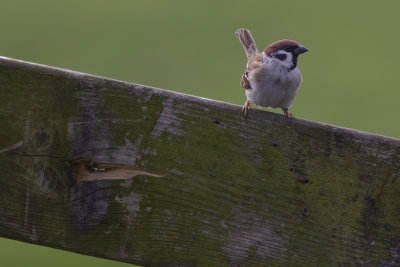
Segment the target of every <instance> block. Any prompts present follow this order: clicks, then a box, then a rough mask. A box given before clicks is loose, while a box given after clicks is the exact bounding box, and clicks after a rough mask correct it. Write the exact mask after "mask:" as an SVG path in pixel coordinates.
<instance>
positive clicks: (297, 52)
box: [294, 46, 308, 55]
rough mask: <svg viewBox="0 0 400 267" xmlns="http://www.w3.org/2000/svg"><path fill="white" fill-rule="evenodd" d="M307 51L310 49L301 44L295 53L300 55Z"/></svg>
mask: <svg viewBox="0 0 400 267" xmlns="http://www.w3.org/2000/svg"><path fill="white" fill-rule="evenodd" d="M307 51H308V49H307V48H305V47H304V46H299V47H297V48H296V49H295V50H294V53H295V54H296V55H299V54H302V53H305V52H307Z"/></svg>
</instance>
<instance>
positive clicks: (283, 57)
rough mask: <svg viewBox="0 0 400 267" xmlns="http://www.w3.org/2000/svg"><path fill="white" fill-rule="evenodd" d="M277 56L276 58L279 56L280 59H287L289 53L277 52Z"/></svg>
mask: <svg viewBox="0 0 400 267" xmlns="http://www.w3.org/2000/svg"><path fill="white" fill-rule="evenodd" d="M275 57H276V58H279V59H280V60H282V61H283V60H285V59H286V57H287V55H286V54H275Z"/></svg>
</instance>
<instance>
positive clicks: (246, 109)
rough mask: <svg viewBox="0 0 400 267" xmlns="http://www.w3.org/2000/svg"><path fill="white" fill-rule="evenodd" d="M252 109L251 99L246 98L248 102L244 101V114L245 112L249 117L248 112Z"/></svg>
mask: <svg viewBox="0 0 400 267" xmlns="http://www.w3.org/2000/svg"><path fill="white" fill-rule="evenodd" d="M250 111H251V108H250V101H249V100H246V102H245V103H244V106H243V108H242V114H244V116H245V117H246V118H247V114H248V113H249V112H250Z"/></svg>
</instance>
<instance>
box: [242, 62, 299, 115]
mask: <svg viewBox="0 0 400 267" xmlns="http://www.w3.org/2000/svg"><path fill="white" fill-rule="evenodd" d="M249 81H250V84H251V88H252V89H250V90H246V95H247V98H248V99H249V100H250V102H252V103H254V104H256V105H258V106H262V107H271V108H289V107H290V106H291V105H292V104H293V102H294V98H295V96H296V92H297V89H298V88H299V87H300V84H301V73H300V71H299V69H298V68H296V69H294V70H291V71H287V70H286V69H279V68H268V67H264V68H260V69H258V70H253V71H252V72H250V73H249Z"/></svg>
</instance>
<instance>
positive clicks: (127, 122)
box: [0, 58, 400, 266]
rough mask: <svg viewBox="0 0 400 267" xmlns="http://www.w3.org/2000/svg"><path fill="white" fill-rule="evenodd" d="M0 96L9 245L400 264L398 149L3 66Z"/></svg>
mask: <svg viewBox="0 0 400 267" xmlns="http://www.w3.org/2000/svg"><path fill="white" fill-rule="evenodd" d="M0 97H1V106H0V111H1V112H0V122H1V126H2V127H1V130H0V196H1V197H0V236H2V237H7V238H12V239H17V240H21V241H25V242H31V243H35V244H41V245H44V246H49V247H55V248H60V249H64V250H69V251H74V252H78V253H82V254H87V255H93V256H97V257H104V258H109V259H114V260H118V261H124V262H130V263H136V264H142V265H146V266H230V265H231V266H239V265H241V266H275V265H285V266H290V265H292V266H309V265H315V266H323V265H343V266H348V265H379V264H381V265H390V264H400V250H399V241H400V212H399V211H400V186H399V183H400V181H399V175H400V141H399V140H396V139H392V138H387V137H383V136H378V135H373V134H368V133H363V132H358V131H354V130H350V129H344V128H339V127H335V126H330V125H326V124H321V123H316V122H310V121H307V120H302V119H296V118H294V119H292V120H291V121H290V122H289V121H288V120H287V119H286V118H285V117H284V116H282V115H278V114H274V113H270V112H265V111H260V110H254V111H253V112H252V113H251V114H250V117H249V118H248V119H247V121H246V120H245V119H244V118H243V117H242V116H241V114H240V107H238V106H236V105H231V104H227V103H222V102H217V101H213V100H208V99H203V98H198V97H193V96H187V95H183V94H177V93H173V92H168V91H164V90H161V89H156V88H150V87H145V86H141V85H136V84H131V83H126V82H120V81H115V80H111V79H105V78H101V77H96V76H92V75H87V74H82V73H76V72H72V71H66V70H61V69H55V68H51V67H46V66H41V65H37V64H32V63H27V62H22V61H16V60H12V59H7V58H0ZM83 158H86V159H89V162H91V161H92V162H94V163H95V164H96V165H93V163H90V164H86V163H85V164H86V165H80V163H79V162H81V161H82V160H80V159H83ZM77 160H78V161H77ZM79 160H80V161H79ZM76 162H78V163H79V164H75V165H74V163H76ZM77 166H80V167H79V168H80V169H79V168H78V167H77ZM111 169H112V171H110V170H111ZM132 170H135V172H134V173H131V172H132ZM136 170H139V173H138V172H136ZM77 171H78V173H80V174H79V175H78V174H76V173H77ZM107 171H109V172H108V173H107ZM140 171H144V172H145V173H140ZM74 174H75V175H74ZM98 174H99V175H100V176H96V175H98ZM131 174H132V177H133V174H134V175H136V174H138V175H136V176H134V177H133V178H130V177H127V176H130V175H131ZM151 174H153V175H151ZM107 175H110V177H111V178H109V177H106V176H107ZM118 175H120V178H121V179H118V177H116V176H118ZM76 176H79V177H81V178H82V177H86V178H84V179H80V180H79V177H76ZM88 177H89V178H88ZM96 177H97V178H98V177H102V178H101V179H100V180H96ZM108 178H109V179H108ZM85 179H86V180H85ZM88 180H90V181H88Z"/></svg>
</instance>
